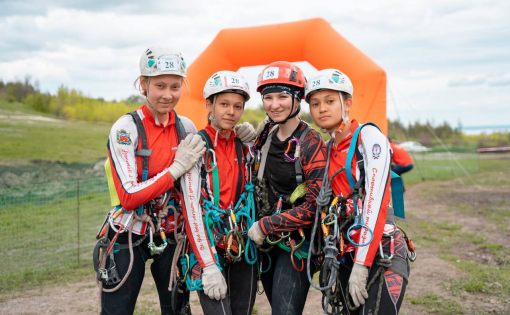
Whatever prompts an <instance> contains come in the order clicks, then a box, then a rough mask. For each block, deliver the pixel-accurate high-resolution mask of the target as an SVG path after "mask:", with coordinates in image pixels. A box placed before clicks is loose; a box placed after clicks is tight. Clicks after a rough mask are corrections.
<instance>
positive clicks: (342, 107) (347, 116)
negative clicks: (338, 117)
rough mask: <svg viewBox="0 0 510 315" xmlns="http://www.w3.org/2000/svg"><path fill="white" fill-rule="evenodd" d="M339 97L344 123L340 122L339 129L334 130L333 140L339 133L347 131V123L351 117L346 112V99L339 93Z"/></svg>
mask: <svg viewBox="0 0 510 315" xmlns="http://www.w3.org/2000/svg"><path fill="white" fill-rule="evenodd" d="M338 96H339V97H340V112H341V114H342V121H341V122H340V125H339V126H338V128H336V129H335V130H333V131H332V132H331V133H330V135H331V138H333V139H334V138H335V135H336V133H337V131H338V132H339V133H343V132H344V131H345V128H346V127H347V122H348V121H349V115H348V114H347V112H346V110H345V104H344V98H343V96H342V93H341V92H338Z"/></svg>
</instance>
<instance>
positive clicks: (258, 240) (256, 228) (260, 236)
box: [248, 221, 266, 245]
mask: <svg viewBox="0 0 510 315" xmlns="http://www.w3.org/2000/svg"><path fill="white" fill-rule="evenodd" d="M248 237H249V238H251V240H252V241H253V242H255V244H257V245H262V243H264V238H266V236H265V235H264V233H263V232H262V229H261V228H260V225H259V221H256V222H255V223H253V225H252V226H251V228H250V229H249V230H248Z"/></svg>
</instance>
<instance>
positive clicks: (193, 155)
mask: <svg viewBox="0 0 510 315" xmlns="http://www.w3.org/2000/svg"><path fill="white" fill-rule="evenodd" d="M204 152H205V142H204V140H202V137H200V136H199V135H193V134H189V135H187V136H186V138H184V140H182V141H181V143H179V146H178V147H177V151H176V152H175V158H174V162H173V163H172V165H170V166H169V167H168V171H169V172H170V175H172V177H173V178H174V179H177V178H179V177H181V176H182V175H183V174H184V173H186V172H187V171H189V170H190V169H191V168H192V167H193V166H194V165H195V163H196V162H197V161H198V159H199V158H200V157H201V156H202V154H204Z"/></svg>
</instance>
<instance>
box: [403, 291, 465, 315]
mask: <svg viewBox="0 0 510 315" xmlns="http://www.w3.org/2000/svg"><path fill="white" fill-rule="evenodd" d="M410 300H411V304H414V305H421V306H423V307H424V308H425V309H426V310H427V311H428V312H430V313H437V314H444V315H446V314H452V315H453V314H463V311H462V307H461V306H460V304H459V303H457V302H455V301H452V300H448V299H445V298H443V297H440V296H437V295H435V294H432V293H429V294H426V295H424V296H421V297H419V298H411V299H410Z"/></svg>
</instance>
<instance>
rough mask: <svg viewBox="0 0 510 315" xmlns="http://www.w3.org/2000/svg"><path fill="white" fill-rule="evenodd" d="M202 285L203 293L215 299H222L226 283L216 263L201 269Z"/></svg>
mask: <svg viewBox="0 0 510 315" xmlns="http://www.w3.org/2000/svg"><path fill="white" fill-rule="evenodd" d="M202 285H203V287H204V293H205V294H206V295H207V296H208V297H209V298H210V299H215V300H218V301H219V300H222V299H224V298H225V297H226V296H227V283H226V282H225V278H224V277H223V274H222V273H221V271H220V269H219V268H218V266H216V264H214V265H210V266H207V267H205V268H204V269H203V270H202Z"/></svg>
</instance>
